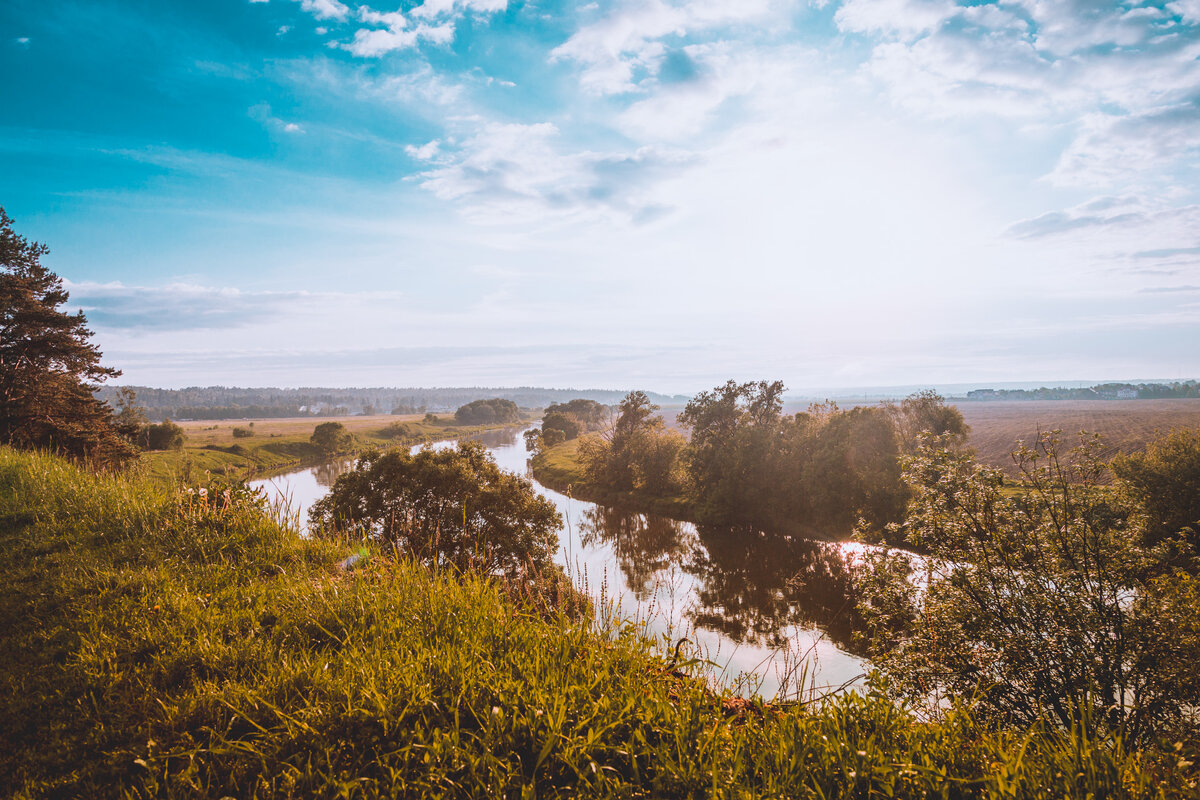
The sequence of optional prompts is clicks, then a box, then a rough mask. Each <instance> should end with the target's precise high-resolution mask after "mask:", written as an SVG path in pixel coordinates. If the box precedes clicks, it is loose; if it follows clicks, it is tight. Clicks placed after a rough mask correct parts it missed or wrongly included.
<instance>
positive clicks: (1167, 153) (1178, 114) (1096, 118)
mask: <svg viewBox="0 0 1200 800" xmlns="http://www.w3.org/2000/svg"><path fill="white" fill-rule="evenodd" d="M1197 155H1200V106H1198V105H1196V104H1195V103H1186V104H1180V105H1175V106H1170V107H1167V108H1160V109H1154V110H1152V111H1148V112H1146V113H1142V114H1129V115H1124V116H1118V115H1111V114H1088V115H1086V116H1084V117H1083V119H1082V121H1081V124H1080V126H1079V133H1078V134H1077V136H1076V137H1075V139H1074V141H1072V142H1071V144H1070V146H1068V147H1067V149H1066V150H1065V151H1064V152H1063V154H1062V156H1061V158H1059V161H1058V164H1057V165H1056V166H1055V168H1054V171H1053V172H1051V173H1050V175H1049V176H1048V177H1049V179H1050V180H1051V181H1052V182H1054V183H1057V184H1063V185H1082V186H1110V185H1115V184H1120V183H1122V182H1124V181H1127V180H1137V179H1139V178H1144V177H1145V176H1149V175H1152V174H1153V173H1155V172H1157V171H1159V170H1161V169H1163V168H1166V167H1170V166H1172V165H1174V164H1177V163H1178V162H1179V161H1181V160H1182V159H1194V158H1195V157H1196V156H1197ZM1168 177H1169V176H1168Z"/></svg>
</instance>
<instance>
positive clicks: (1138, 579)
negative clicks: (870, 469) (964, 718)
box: [861, 434, 1200, 741]
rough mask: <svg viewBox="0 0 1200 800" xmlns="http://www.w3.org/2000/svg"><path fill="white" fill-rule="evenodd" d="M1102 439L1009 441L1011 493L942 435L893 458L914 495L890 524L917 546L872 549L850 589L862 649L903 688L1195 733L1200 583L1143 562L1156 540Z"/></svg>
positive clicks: (1065, 717)
mask: <svg viewBox="0 0 1200 800" xmlns="http://www.w3.org/2000/svg"><path fill="white" fill-rule="evenodd" d="M1098 449H1099V444H1098V437H1095V438H1092V439H1088V440H1085V443H1084V445H1082V446H1081V447H1079V448H1077V449H1075V450H1074V451H1072V452H1071V453H1069V454H1066V455H1064V454H1060V452H1059V446H1058V440H1057V438H1056V436H1055V435H1054V434H1048V435H1045V436H1043V437H1042V439H1041V440H1040V441H1039V442H1038V444H1037V446H1036V447H1035V448H1033V449H1027V448H1023V449H1022V450H1020V451H1019V452H1018V453H1017V454H1016V458H1017V463H1018V466H1019V467H1020V471H1021V486H1020V492H1019V493H1017V494H1013V493H1011V492H1008V491H1006V487H1005V485H1004V476H1003V474H1002V473H1001V471H1000V470H997V469H994V468H990V467H985V466H981V465H979V464H978V463H976V462H975V461H974V460H973V458H972V457H971V456H969V455H967V454H965V453H963V452H962V451H961V450H960V449H959V448H957V446H956V443H954V442H952V441H950V440H949V439H946V438H933V439H928V440H927V441H926V442H925V443H924V444H923V445H922V446H921V447H920V448H918V450H917V451H916V452H915V454H914V455H913V456H911V457H908V458H906V459H905V472H904V474H905V478H906V480H908V482H909V483H910V485H911V486H912V488H913V492H914V495H913V498H912V500H911V502H910V503H909V507H908V510H907V513H906V517H905V520H904V522H903V523H902V524H901V525H893V526H892V530H891V531H890V533H891V534H892V536H893V537H896V538H899V537H898V536H897V535H898V534H902V536H903V539H904V540H905V541H907V542H908V544H909V545H911V546H913V547H915V548H918V549H919V550H920V551H921V552H922V553H924V554H925V555H924V556H923V557H921V558H920V560H919V561H917V562H915V563H911V566H909V567H907V568H906V567H905V566H904V565H905V564H906V563H910V560H906V559H904V558H902V556H901V555H900V554H897V553H895V552H890V553H889V552H886V551H879V552H876V553H874V554H872V553H868V554H867V555H866V560H867V563H868V565H869V569H868V570H867V573H866V580H865V581H863V585H862V587H861V588H862V591H863V594H864V595H865V596H866V598H867V600H866V602H865V603H864V604H863V605H862V612H863V615H864V616H865V617H866V618H867V619H868V620H870V623H871V628H872V639H873V641H872V658H873V659H874V660H875V661H876V663H878V664H879V665H880V666H881V667H882V668H883V669H885V670H886V671H887V672H888V673H889V674H890V675H891V676H892V677H893V678H894V679H895V680H896V682H897V685H898V687H899V688H900V689H902V690H903V691H904V692H905V693H906V694H908V695H909V696H911V697H914V698H925V697H929V696H930V695H932V696H934V697H942V696H949V697H958V698H967V697H973V698H974V699H975V701H976V703H977V708H978V709H979V711H980V712H981V713H983V714H984V715H991V716H993V717H996V718H999V719H1003V720H1008V721H1017V722H1020V723H1023V724H1034V723H1036V722H1038V721H1040V720H1042V719H1050V720H1052V721H1054V722H1055V723H1057V724H1059V725H1064V726H1070V725H1072V724H1074V723H1075V722H1076V721H1077V718H1078V717H1079V715H1080V714H1083V715H1084V716H1086V717H1087V718H1089V719H1091V720H1094V721H1095V722H1096V723H1097V724H1100V725H1103V726H1105V727H1107V728H1108V729H1109V730H1111V731H1115V732H1117V733H1119V734H1120V735H1121V736H1123V737H1129V738H1132V739H1135V740H1142V741H1145V740H1151V739H1154V738H1156V737H1158V736H1165V735H1185V734H1187V733H1189V732H1190V733H1194V732H1195V728H1194V726H1195V723H1196V719H1195V712H1196V709H1197V708H1200V637H1198V636H1197V623H1196V618H1197V615H1198V614H1200V598H1198V593H1197V591H1196V589H1195V584H1194V582H1193V583H1184V582H1183V581H1184V577H1185V576H1183V574H1182V573H1181V574H1180V575H1178V576H1166V577H1159V578H1157V579H1154V578H1153V577H1152V576H1153V575H1155V574H1156V573H1157V572H1158V569H1157V565H1158V564H1159V563H1160V558H1161V556H1162V553H1161V551H1158V550H1156V549H1151V548H1145V547H1143V546H1142V544H1141V541H1140V537H1139V536H1138V535H1137V531H1138V527H1137V519H1138V518H1137V514H1136V513H1134V511H1135V509H1134V508H1133V507H1132V506H1131V505H1130V503H1129V502H1128V500H1127V498H1126V497H1125V496H1124V495H1123V494H1122V493H1119V492H1115V491H1112V489H1111V488H1110V487H1108V486H1106V485H1105V483H1106V482H1107V478H1108V473H1107V468H1106V465H1105V464H1104V463H1103V462H1102V461H1100V459H1099V458H1098V456H1097V452H1098Z"/></svg>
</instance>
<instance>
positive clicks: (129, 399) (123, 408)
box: [113, 386, 147, 443]
mask: <svg viewBox="0 0 1200 800" xmlns="http://www.w3.org/2000/svg"><path fill="white" fill-rule="evenodd" d="M116 409H117V413H116V416H114V417H113V424H114V425H115V426H116V428H117V433H119V434H120V435H121V437H122V438H123V439H125V440H126V441H128V442H134V443H136V442H137V438H138V435H139V434H140V433H141V432H142V428H144V427H146V423H147V419H146V413H145V412H144V411H143V410H142V407H141V406H140V405H138V401H137V392H135V391H134V390H133V389H132V388H130V387H128V386H121V387H118V388H117V396H116Z"/></svg>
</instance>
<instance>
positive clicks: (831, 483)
mask: <svg viewBox="0 0 1200 800" xmlns="http://www.w3.org/2000/svg"><path fill="white" fill-rule="evenodd" d="M782 439H783V444H782V446H781V451H782V456H781V458H780V461H781V466H780V469H781V474H782V476H783V477H781V478H780V479H779V480H780V486H781V489H782V490H783V496H782V497H780V498H779V499H777V500H776V501H775V506H776V507H777V508H780V509H782V511H783V513H784V514H786V515H788V516H792V517H794V518H797V519H802V520H807V521H808V522H809V524H810V525H818V526H820V527H822V528H824V529H826V530H832V531H849V530H850V529H851V528H852V526H853V525H854V524H855V522H856V521H861V522H863V523H865V525H866V528H869V529H870V530H872V531H880V530H882V529H883V528H884V527H885V526H886V525H887V523H889V522H892V521H895V520H898V519H900V517H901V515H902V514H903V511H904V502H905V498H906V490H905V487H904V483H903V481H902V479H901V472H900V439H899V437H898V436H897V434H896V430H895V427H894V425H893V420H892V419H891V418H890V416H889V413H888V411H887V410H886V409H882V408H868V407H863V406H859V407H856V408H850V409H846V410H841V409H839V408H838V407H837V406H836V405H835V404H833V403H826V404H824V405H814V406H811V407H810V408H809V410H808V412H807V413H804V414H797V415H795V416H794V417H793V418H792V419H791V420H790V421H789V424H787V425H785V426H784V430H783V434H782Z"/></svg>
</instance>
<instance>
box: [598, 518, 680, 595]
mask: <svg viewBox="0 0 1200 800" xmlns="http://www.w3.org/2000/svg"><path fill="white" fill-rule="evenodd" d="M588 505H589V506H591V507H590V508H587V509H585V510H584V512H583V517H582V519H581V520H580V523H579V541H580V542H581V543H582V545H583V546H584V547H595V546H596V545H599V544H607V545H608V546H609V547H611V548H612V551H613V555H614V556H615V557H616V559H617V565H618V566H620V568H621V572H622V573H624V575H625V581H626V583H628V584H629V588H630V589H631V590H632V591H633V593H634V596H636V597H637V599H638V600H639V601H640V602H646V601H648V600H649V599H650V596H651V594H653V592H654V589H655V584H656V578H657V577H658V575H659V573H662V572H665V571H666V570H667V569H668V568H669V567H671V566H676V565H679V564H682V563H683V562H684V561H685V560H686V558H687V555H688V553H689V552H691V550H692V549H693V548H694V547H695V541H694V540H695V529H694V528H693V527H692V526H691V525H687V524H685V523H682V522H680V521H678V520H674V519H670V518H668V517H659V516H655V515H653V514H635V513H631V512H628V511H624V510H622V509H619V508H611V507H608V506H597V505H592V504H590V503H589V504H588Z"/></svg>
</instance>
